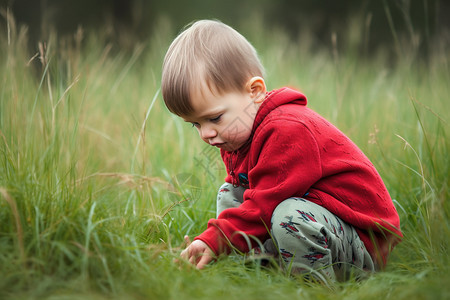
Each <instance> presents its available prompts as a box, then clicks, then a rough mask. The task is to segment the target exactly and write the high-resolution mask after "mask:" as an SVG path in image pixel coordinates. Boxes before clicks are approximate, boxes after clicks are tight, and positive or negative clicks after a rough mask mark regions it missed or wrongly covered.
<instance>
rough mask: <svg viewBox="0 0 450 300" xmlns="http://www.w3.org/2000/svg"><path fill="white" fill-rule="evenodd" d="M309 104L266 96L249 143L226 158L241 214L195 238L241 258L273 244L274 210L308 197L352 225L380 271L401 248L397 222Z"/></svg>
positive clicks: (368, 166)
mask: <svg viewBox="0 0 450 300" xmlns="http://www.w3.org/2000/svg"><path fill="white" fill-rule="evenodd" d="M306 102H307V101H306V97H305V96H304V95H303V94H301V93H300V92H298V91H295V90H292V89H289V88H282V89H279V90H275V91H272V92H270V93H268V95H267V97H266V99H265V101H264V102H263V103H262V105H261V106H260V108H259V110H258V113H257V115H256V117H255V121H254V124H253V129H252V135H251V137H250V140H249V142H248V143H247V144H246V145H245V146H243V147H242V148H240V149H239V150H237V151H234V152H226V151H222V152H221V155H222V159H223V161H224V163H225V165H226V168H227V174H228V176H227V177H226V179H225V180H226V181H227V182H229V183H233V184H241V185H243V186H245V187H246V188H247V190H246V191H245V193H244V202H243V203H242V204H241V205H240V206H239V207H238V208H229V209H226V210H224V211H223V212H222V213H221V214H220V215H219V217H218V219H211V220H210V221H209V222H208V228H207V229H206V230H205V231H204V232H203V233H202V234H201V235H199V236H198V237H196V239H199V240H202V241H204V242H205V243H206V244H207V245H208V246H209V247H210V248H211V249H212V250H213V251H214V253H215V254H217V255H218V254H220V253H228V252H230V248H231V247H230V243H231V244H232V245H233V246H234V247H236V248H237V249H238V250H240V251H242V252H247V251H249V250H250V249H251V248H252V247H254V246H255V245H256V243H255V240H254V239H253V238H252V237H256V238H257V239H259V240H260V241H262V242H263V241H265V240H266V239H267V238H269V231H270V227H271V222H270V221H271V217H272V213H273V211H274V209H275V208H276V206H277V205H278V204H279V203H281V202H282V201H283V200H285V199H287V198H290V197H303V198H306V199H308V200H309V201H312V202H314V203H316V204H318V205H321V206H323V207H325V208H326V209H328V210H329V211H330V212H332V213H333V214H335V215H336V216H338V217H339V218H341V219H342V220H344V221H345V222H347V223H348V224H351V225H353V226H354V227H355V228H356V230H357V232H358V234H359V236H360V238H361V240H362V241H363V242H364V244H365V246H366V248H367V250H368V251H369V252H370V253H371V255H372V257H373V258H374V259H375V260H376V261H377V262H378V264H379V265H383V264H384V263H385V262H386V259H387V256H388V254H389V252H390V250H391V248H392V247H393V246H394V245H395V244H396V243H397V242H398V241H399V239H400V238H401V236H402V234H401V232H400V229H399V228H400V221H399V217H398V214H397V211H396V209H395V207H394V205H393V203H392V200H391V198H390V196H389V193H388V191H387V190H386V187H385V185H384V183H383V181H382V180H381V178H380V175H379V174H378V172H377V171H376V170H375V167H374V166H373V165H372V163H371V162H370V161H369V159H368V158H367V157H366V156H365V155H364V154H363V153H362V151H361V150H360V149H359V148H358V147H357V146H356V145H355V144H354V143H353V142H352V141H351V140H350V139H349V138H348V137H347V136H345V135H344V134H343V133H342V132H341V131H339V130H338V129H337V128H336V127H334V126H333V125H332V124H331V123H329V122H328V121H327V120H325V119H324V118H323V117H321V116H320V115H319V114H317V113H315V112H314V111H312V110H311V109H309V108H307V107H306Z"/></svg>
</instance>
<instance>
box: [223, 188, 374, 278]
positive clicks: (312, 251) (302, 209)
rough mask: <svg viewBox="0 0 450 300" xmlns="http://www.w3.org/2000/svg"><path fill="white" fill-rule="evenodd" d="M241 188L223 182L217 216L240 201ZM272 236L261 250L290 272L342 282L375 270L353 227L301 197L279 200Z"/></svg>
mask: <svg viewBox="0 0 450 300" xmlns="http://www.w3.org/2000/svg"><path fill="white" fill-rule="evenodd" d="M244 191H245V189H244V188H243V187H233V185H232V184H229V183H225V184H223V185H222V186H221V187H220V189H219V192H218V194H217V215H219V214H220V213H221V212H222V211H223V210H224V209H227V208H230V207H238V206H239V205H240V204H241V203H242V202H243V194H244ZM271 223H272V224H271V232H270V234H271V237H272V238H271V239H268V240H267V241H264V243H263V245H264V246H263V248H264V249H263V250H262V251H263V252H265V253H266V254H268V255H271V256H274V257H277V258H280V259H281V260H282V261H283V262H284V263H283V267H285V268H287V269H288V270H291V272H292V273H297V274H298V273H310V274H312V275H313V276H314V277H315V278H317V279H320V280H322V281H329V280H331V281H334V280H338V281H343V280H346V279H348V278H350V277H351V276H352V274H353V276H356V277H360V276H363V275H364V274H366V273H367V272H374V271H375V267H374V263H373V260H372V258H371V256H370V254H369V253H368V251H367V250H366V247H365V246H364V244H363V243H362V241H361V240H360V238H359V236H358V234H357V233H356V231H355V228H353V226H351V225H349V224H347V223H345V222H344V221H342V220H341V219H340V218H338V217H337V216H335V215H334V214H332V213H330V212H329V211H328V210H327V209H325V208H323V207H321V206H319V205H317V204H315V203H312V202H310V201H308V200H305V199H303V198H295V197H294V198H289V199H286V200H284V201H283V202H281V203H280V204H279V205H278V206H277V207H276V209H275V210H274V212H273V214H272V221H271Z"/></svg>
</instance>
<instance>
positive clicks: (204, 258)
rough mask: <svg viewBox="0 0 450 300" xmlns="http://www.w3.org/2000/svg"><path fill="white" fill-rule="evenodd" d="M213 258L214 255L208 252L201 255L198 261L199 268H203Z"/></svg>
mask: <svg viewBox="0 0 450 300" xmlns="http://www.w3.org/2000/svg"><path fill="white" fill-rule="evenodd" d="M211 260H212V257H211V256H210V255H208V254H206V253H205V254H204V255H202V256H201V258H200V260H199V261H198V263H197V269H199V270H200V269H203V268H204V267H205V266H206V265H207V264H209V263H210V262H211Z"/></svg>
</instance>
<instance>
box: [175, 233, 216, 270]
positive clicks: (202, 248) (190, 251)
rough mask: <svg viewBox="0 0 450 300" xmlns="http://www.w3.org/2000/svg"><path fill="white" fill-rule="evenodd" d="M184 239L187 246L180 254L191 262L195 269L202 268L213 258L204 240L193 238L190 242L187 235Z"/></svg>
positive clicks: (212, 253)
mask: <svg viewBox="0 0 450 300" xmlns="http://www.w3.org/2000/svg"><path fill="white" fill-rule="evenodd" d="M184 241H185V242H186V244H187V247H186V249H184V250H183V251H182V252H181V254H180V256H181V258H182V259H185V260H187V261H189V262H190V263H191V264H193V265H194V266H195V267H196V268H197V269H203V268H204V267H205V266H206V265H207V264H209V263H210V262H211V261H212V260H213V259H214V252H213V251H212V250H211V248H209V247H208V245H206V243H205V242H203V241H200V240H195V241H193V242H192V243H191V240H190V239H189V237H188V236H187V235H186V236H185V237H184Z"/></svg>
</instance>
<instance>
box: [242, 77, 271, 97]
mask: <svg viewBox="0 0 450 300" xmlns="http://www.w3.org/2000/svg"><path fill="white" fill-rule="evenodd" d="M246 88H247V92H248V93H250V96H251V97H252V99H253V101H254V102H255V103H261V102H263V101H264V99H265V97H266V92H267V89H266V83H265V82H264V79H263V78H262V77H259V76H256V77H252V78H250V80H249V81H248V82H247V86H246Z"/></svg>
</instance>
